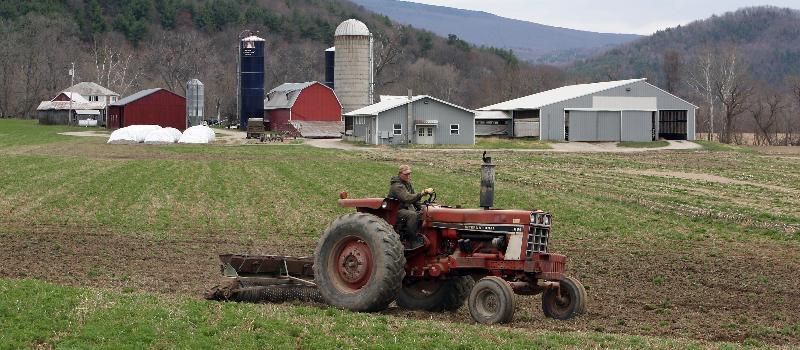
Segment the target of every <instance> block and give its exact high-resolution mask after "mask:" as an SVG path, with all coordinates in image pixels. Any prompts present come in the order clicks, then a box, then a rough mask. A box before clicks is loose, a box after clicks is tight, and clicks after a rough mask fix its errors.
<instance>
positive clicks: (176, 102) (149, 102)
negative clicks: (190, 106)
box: [107, 88, 187, 131]
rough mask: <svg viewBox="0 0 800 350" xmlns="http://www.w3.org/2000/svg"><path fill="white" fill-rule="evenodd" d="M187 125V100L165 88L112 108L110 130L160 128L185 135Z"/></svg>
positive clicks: (134, 95)
mask: <svg viewBox="0 0 800 350" xmlns="http://www.w3.org/2000/svg"><path fill="white" fill-rule="evenodd" d="M186 122H187V119H186V98H185V97H183V96H181V95H178V94H176V93H174V92H172V91H169V90H166V89H162V88H155V89H147V90H142V91H139V92H137V93H135V94H133V95H130V96H128V97H125V98H123V99H121V100H119V101H117V102H114V103H112V104H110V105H109V106H108V122H107V127H108V128H109V129H118V128H123V127H126V126H130V125H160V126H162V127H173V128H175V129H178V130H181V131H183V130H185V129H186Z"/></svg>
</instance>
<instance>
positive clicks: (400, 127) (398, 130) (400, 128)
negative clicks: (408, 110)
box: [393, 124, 403, 135]
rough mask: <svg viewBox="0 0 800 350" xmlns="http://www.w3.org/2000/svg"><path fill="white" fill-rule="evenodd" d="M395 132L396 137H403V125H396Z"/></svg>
mask: <svg viewBox="0 0 800 350" xmlns="http://www.w3.org/2000/svg"><path fill="white" fill-rule="evenodd" d="M393 131H394V134H395V135H402V134H403V125H401V124H395V125H394V129H393Z"/></svg>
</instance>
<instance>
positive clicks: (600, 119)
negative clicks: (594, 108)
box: [597, 112, 621, 141]
mask: <svg viewBox="0 0 800 350" xmlns="http://www.w3.org/2000/svg"><path fill="white" fill-rule="evenodd" d="M620 123H621V122H620V112H597V141H619V140H620Z"/></svg>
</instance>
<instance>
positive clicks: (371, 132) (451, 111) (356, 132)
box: [345, 95, 475, 145]
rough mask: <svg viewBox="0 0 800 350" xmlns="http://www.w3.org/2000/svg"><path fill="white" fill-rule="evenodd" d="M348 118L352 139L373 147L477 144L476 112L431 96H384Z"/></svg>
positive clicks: (348, 115)
mask: <svg viewBox="0 0 800 350" xmlns="http://www.w3.org/2000/svg"><path fill="white" fill-rule="evenodd" d="M345 116H347V117H351V118H353V135H352V136H353V137H354V138H355V139H358V140H363V141H364V142H366V143H370V144H382V145H404V144H408V143H414V144H468V145H471V144H474V143H475V113H474V112H473V111H472V110H469V109H466V108H464V107H461V106H458V105H455V104H452V103H450V102H446V101H443V100H440V99H437V98H434V97H431V96H428V95H419V96H412V97H410V98H409V97H406V96H381V101H380V102H378V103H375V104H372V105H369V106H367V107H364V108H360V109H357V110H355V111H352V112H350V113H346V114H345Z"/></svg>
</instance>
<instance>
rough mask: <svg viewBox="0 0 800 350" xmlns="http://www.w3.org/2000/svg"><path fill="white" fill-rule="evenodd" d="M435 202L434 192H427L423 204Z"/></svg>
mask: <svg viewBox="0 0 800 350" xmlns="http://www.w3.org/2000/svg"><path fill="white" fill-rule="evenodd" d="M434 202H436V192H431V193H428V199H426V200H425V201H424V202H423V204H425V205H431V204H432V203H434Z"/></svg>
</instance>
